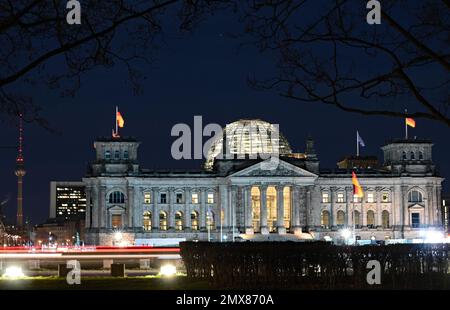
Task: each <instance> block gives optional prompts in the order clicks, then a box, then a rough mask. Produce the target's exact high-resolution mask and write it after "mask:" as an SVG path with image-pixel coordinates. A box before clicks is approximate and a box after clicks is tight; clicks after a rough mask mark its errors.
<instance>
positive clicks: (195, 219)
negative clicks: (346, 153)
mask: <svg viewBox="0 0 450 310" xmlns="http://www.w3.org/2000/svg"><path fill="white" fill-rule="evenodd" d="M191 228H192V230H198V213H197V212H196V211H193V212H192V213H191Z"/></svg>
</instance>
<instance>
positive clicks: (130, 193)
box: [126, 186, 135, 228]
mask: <svg viewBox="0 0 450 310" xmlns="http://www.w3.org/2000/svg"><path fill="white" fill-rule="evenodd" d="M127 194H128V200H127V216H128V220H127V225H126V226H127V227H129V228H131V227H133V211H134V207H135V204H134V187H133V186H128V191H127Z"/></svg>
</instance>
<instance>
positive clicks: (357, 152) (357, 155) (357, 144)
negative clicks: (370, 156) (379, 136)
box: [356, 130, 359, 157]
mask: <svg viewBox="0 0 450 310" xmlns="http://www.w3.org/2000/svg"><path fill="white" fill-rule="evenodd" d="M356 157H359V141H358V130H357V131H356Z"/></svg>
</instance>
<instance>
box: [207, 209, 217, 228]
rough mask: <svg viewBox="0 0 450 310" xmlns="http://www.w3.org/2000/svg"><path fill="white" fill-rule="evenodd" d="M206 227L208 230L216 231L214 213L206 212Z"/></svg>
mask: <svg viewBox="0 0 450 310" xmlns="http://www.w3.org/2000/svg"><path fill="white" fill-rule="evenodd" d="M206 225H207V226H208V229H209V230H214V229H216V222H215V215H214V212H212V211H208V212H207V213H206Z"/></svg>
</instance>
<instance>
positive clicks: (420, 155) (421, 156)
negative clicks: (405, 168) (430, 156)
mask: <svg viewBox="0 0 450 310" xmlns="http://www.w3.org/2000/svg"><path fill="white" fill-rule="evenodd" d="M419 159H420V160H423V153H422V152H419Z"/></svg>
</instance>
